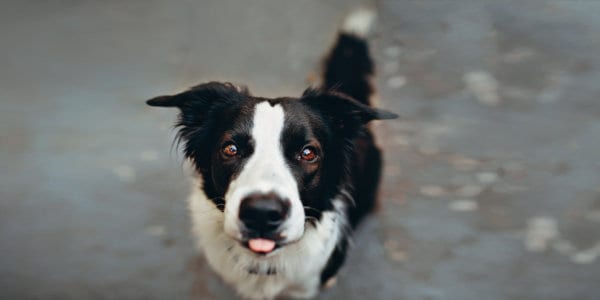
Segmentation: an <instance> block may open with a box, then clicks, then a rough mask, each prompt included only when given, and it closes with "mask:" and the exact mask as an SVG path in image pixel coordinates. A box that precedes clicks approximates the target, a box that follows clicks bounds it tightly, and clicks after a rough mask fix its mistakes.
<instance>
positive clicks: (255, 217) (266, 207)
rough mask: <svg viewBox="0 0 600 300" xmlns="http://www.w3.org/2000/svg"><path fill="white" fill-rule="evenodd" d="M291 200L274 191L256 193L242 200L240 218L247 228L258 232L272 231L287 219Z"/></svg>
mask: <svg viewBox="0 0 600 300" xmlns="http://www.w3.org/2000/svg"><path fill="white" fill-rule="evenodd" d="M289 209H290V202H289V201H288V200H285V199H281V198H280V197H278V196H277V195H275V194H273V193H269V194H255V195H251V196H248V197H246V198H244V199H243V200H242V203H241V205H240V215H239V218H240V220H241V221H242V222H243V223H244V225H245V226H246V229H248V230H250V231H254V232H256V233H263V234H264V233H271V232H273V231H275V230H277V228H278V227H279V225H281V223H283V221H285V219H286V218H287V215H288V211H289Z"/></svg>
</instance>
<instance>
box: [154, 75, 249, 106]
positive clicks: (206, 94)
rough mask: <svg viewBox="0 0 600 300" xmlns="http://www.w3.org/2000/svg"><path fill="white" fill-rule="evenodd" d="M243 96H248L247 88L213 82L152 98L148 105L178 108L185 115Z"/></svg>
mask: <svg viewBox="0 0 600 300" xmlns="http://www.w3.org/2000/svg"><path fill="white" fill-rule="evenodd" d="M241 96H248V90H247V89H246V88H238V87H236V86H235V85H233V84H231V83H229V82H225V83H222V82H214V81H213V82H209V83H203V84H200V85H197V86H194V87H192V88H190V89H189V90H187V91H185V92H183V93H179V94H176V95H167V96H159V97H156V98H152V99H150V100H148V101H146V103H147V104H148V105H150V106H162V107H177V108H179V109H181V111H182V112H184V113H185V112H186V111H187V110H190V109H193V110H196V112H197V113H201V112H202V111H206V110H207V109H210V108H211V107H212V106H213V105H215V104H223V103H230V102H232V101H237V100H238V99H240V97H241Z"/></svg>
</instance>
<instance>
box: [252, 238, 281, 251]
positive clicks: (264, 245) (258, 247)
mask: <svg viewBox="0 0 600 300" xmlns="http://www.w3.org/2000/svg"><path fill="white" fill-rule="evenodd" d="M248 247H250V250H252V251H254V252H258V253H269V252H271V251H273V249H275V242H274V241H271V240H266V239H251V240H249V241H248Z"/></svg>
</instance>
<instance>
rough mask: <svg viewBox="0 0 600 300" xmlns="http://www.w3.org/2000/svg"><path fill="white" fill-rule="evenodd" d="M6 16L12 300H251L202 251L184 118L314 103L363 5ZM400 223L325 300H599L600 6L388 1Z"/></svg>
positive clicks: (2, 180) (366, 238)
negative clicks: (194, 104) (211, 96)
mask: <svg viewBox="0 0 600 300" xmlns="http://www.w3.org/2000/svg"><path fill="white" fill-rule="evenodd" d="M3 4H4V5H3V9H2V11H1V12H0V15H1V16H2V18H0V24H1V25H2V26H0V36H1V37H2V47H0V66H1V67H2V68H1V69H0V101H1V104H2V109H1V110H0V146H1V147H0V169H1V170H2V172H1V173H0V298H2V299H105V298H110V299H186V298H191V299H231V298H232V297H233V294H232V293H231V291H230V290H229V289H227V288H226V287H225V286H224V285H222V284H221V283H220V281H219V280H218V279H217V278H216V277H215V276H214V275H213V274H212V273H211V272H210V270H209V269H208V267H207V266H206V265H205V264H204V262H203V260H202V258H200V257H198V255H196V253H195V251H194V249H193V247H192V241H191V239H190V236H189V234H188V226H189V222H188V219H187V214H186V208H185V202H184V199H185V196H186V191H187V184H186V182H185V180H184V178H185V174H184V172H183V171H182V170H181V161H182V159H181V156H180V155H179V153H177V151H176V149H172V147H171V140H172V138H173V135H174V132H173V131H172V130H171V124H172V122H173V120H174V117H175V111H173V110H160V109H150V108H147V107H145V106H144V103H143V101H144V100H145V99H147V98H149V97H152V96H155V95H158V94H162V93H169V92H174V91H177V90H180V89H182V88H184V87H187V86H190V85H193V84H196V83H198V82H202V81H207V80H230V81H234V82H241V83H246V84H248V85H249V86H250V88H251V90H252V91H254V93H255V94H258V95H265V96H281V95H297V94H299V93H300V92H301V91H302V90H303V88H304V86H305V81H306V78H307V76H308V77H311V76H310V74H311V72H312V71H314V70H315V69H316V68H317V66H318V61H319V59H320V57H321V55H322V54H323V52H324V51H325V50H326V49H327V48H328V46H329V44H330V43H331V40H332V38H333V36H334V33H335V28H336V25H337V24H338V23H339V21H340V20H341V18H342V17H343V15H344V14H345V13H346V12H348V11H350V10H352V9H353V8H354V7H356V6H357V5H359V4H360V1H358V0H357V1H342V0H328V1H319V2H316V1H308V0H303V1H294V2H291V1H290V2H285V3H284V2H283V1H274V0H259V1H252V4H250V3H248V2H243V4H242V2H237V1H232V0H227V1H170V2H167V1H101V2H94V1H68V0H63V1H58V0H52V1H44V2H37V3H34V2H33V1H18V2H17V1H15V2H10V3H9V2H6V1H5V3H3ZM376 7H377V9H378V11H379V14H380V23H379V25H378V28H377V30H376V32H375V34H374V36H373V38H372V40H373V46H374V50H373V52H374V54H375V56H376V59H377V61H378V64H379V75H380V77H379V79H378V84H379V86H380V98H381V99H380V103H381V104H380V105H381V106H384V107H386V108H389V109H391V110H393V111H396V112H398V113H400V114H401V115H402V119H401V120H399V121H395V122H388V123H381V124H378V125H377V126H376V130H377V132H378V136H379V138H380V141H381V144H382V146H383V148H384V149H385V154H386V158H387V164H386V174H385V178H384V182H383V188H382V191H381V200H382V201H381V209H380V213H379V214H378V215H377V216H376V217H374V218H371V219H370V220H369V221H368V222H366V223H365V224H364V226H363V227H362V228H361V230H360V231H359V233H358V234H357V237H356V241H355V247H354V250H353V251H352V252H351V255H350V257H349V261H348V263H347V264H346V266H345V267H344V269H343V270H342V272H341V274H340V278H339V281H338V285H337V286H336V287H335V288H333V289H331V290H328V291H325V292H324V293H323V294H322V295H321V296H320V299H465V300H468V299H515V300H516V299H598V297H600V285H599V284H598V281H599V279H600V230H599V228H600V227H599V226H600V189H599V183H600V163H599V162H600V151H599V146H600V145H599V142H600V118H599V117H600V102H599V101H598V98H599V96H600V86H599V85H598V82H600V68H599V67H600V65H599V64H600V58H599V57H598V54H597V53H600V36H599V34H600V19H599V18H598V17H597V16H598V15H599V14H600V2H596V1H583V0H580V1H577V0H574V1H518V2H517V1H493V2H492V1H391V0H382V1H379V2H377V3H376Z"/></svg>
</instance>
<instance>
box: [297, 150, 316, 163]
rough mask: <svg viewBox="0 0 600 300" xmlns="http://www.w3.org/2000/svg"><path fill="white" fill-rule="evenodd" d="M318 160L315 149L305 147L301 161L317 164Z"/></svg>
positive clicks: (301, 154)
mask: <svg viewBox="0 0 600 300" xmlns="http://www.w3.org/2000/svg"><path fill="white" fill-rule="evenodd" d="M317 158H318V157H317V153H316V152H315V148H313V147H305V148H304V149H302V152H301V153H300V159H302V160H304V161H306V162H310V163H312V162H315V161H317Z"/></svg>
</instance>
